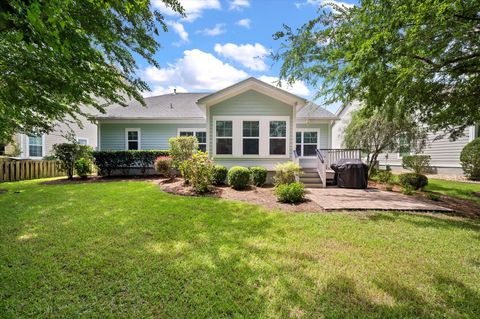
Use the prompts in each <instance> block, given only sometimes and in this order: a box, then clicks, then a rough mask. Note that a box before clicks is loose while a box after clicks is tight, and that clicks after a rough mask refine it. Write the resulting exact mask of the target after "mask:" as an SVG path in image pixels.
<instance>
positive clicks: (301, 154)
mask: <svg viewBox="0 0 480 319" xmlns="http://www.w3.org/2000/svg"><path fill="white" fill-rule="evenodd" d="M305 132H316V133H317V147H316V148H317V149H319V148H320V129H310V128H305V129H303V128H301V129H297V130H296V131H295V149H297V144H300V145H301V148H300V151H301V152H300V154H298V157H300V158H312V157H316V155H310V156H304V155H303V146H304V145H313V143H307V144H305V143H304V140H303V133H305ZM297 133H301V141H300V143H297Z"/></svg>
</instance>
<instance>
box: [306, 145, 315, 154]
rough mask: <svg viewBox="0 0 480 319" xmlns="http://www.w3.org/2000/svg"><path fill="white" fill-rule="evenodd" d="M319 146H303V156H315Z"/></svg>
mask: <svg viewBox="0 0 480 319" xmlns="http://www.w3.org/2000/svg"><path fill="white" fill-rule="evenodd" d="M316 148H317V145H303V156H315V154H316V153H315V150H316Z"/></svg>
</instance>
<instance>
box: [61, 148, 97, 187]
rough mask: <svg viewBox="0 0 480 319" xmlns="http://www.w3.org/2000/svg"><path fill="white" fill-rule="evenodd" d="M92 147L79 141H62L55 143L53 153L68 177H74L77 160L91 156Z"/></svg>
mask: <svg viewBox="0 0 480 319" xmlns="http://www.w3.org/2000/svg"><path fill="white" fill-rule="evenodd" d="M91 151H92V150H91V148H90V147H89V146H86V145H80V144H78V143H61V144H55V145H53V155H54V156H55V158H56V159H57V160H58V162H57V165H58V168H59V169H60V170H62V171H64V172H65V173H66V174H67V176H68V179H72V178H73V173H74V169H75V162H76V161H78V160H79V159H80V158H82V157H83V158H88V159H89V158H90V156H91Z"/></svg>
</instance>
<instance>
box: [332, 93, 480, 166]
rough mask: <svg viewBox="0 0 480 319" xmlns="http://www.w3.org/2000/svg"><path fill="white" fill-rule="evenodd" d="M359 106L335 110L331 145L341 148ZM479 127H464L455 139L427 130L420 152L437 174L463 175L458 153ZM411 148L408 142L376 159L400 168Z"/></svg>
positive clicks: (472, 137) (477, 131)
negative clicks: (428, 157) (347, 127)
mask: <svg viewBox="0 0 480 319" xmlns="http://www.w3.org/2000/svg"><path fill="white" fill-rule="evenodd" d="M359 108H360V103H358V102H354V103H351V104H349V105H347V106H346V107H344V108H342V109H340V110H339V111H338V112H337V114H336V115H337V117H338V121H336V123H335V124H334V125H333V128H332V147H333V148H342V147H344V146H345V145H343V131H344V129H345V127H346V126H347V125H348V123H349V122H350V119H351V114H352V112H353V111H355V110H358V109H359ZM479 135H480V127H479V126H470V127H468V128H466V129H465V132H464V134H463V136H461V137H460V138H458V139H457V140H455V141H452V140H450V139H449V138H448V137H443V138H439V137H440V135H439V133H433V132H429V133H428V136H427V146H426V147H425V149H424V150H423V151H422V154H425V155H430V156H431V166H432V167H433V169H434V171H435V172H436V173H437V174H453V175H463V170H462V166H461V165H460V153H461V152H462V149H463V148H464V147H465V145H466V144H468V143H469V142H470V141H472V140H473V139H475V138H476V137H479ZM410 154H411V150H410V147H409V145H408V142H407V143H405V144H404V145H401V147H400V150H399V151H398V152H392V153H384V154H380V156H379V158H378V160H379V164H380V166H381V167H382V166H385V165H390V167H391V168H392V170H397V171H399V170H403V169H402V157H403V156H405V155H410Z"/></svg>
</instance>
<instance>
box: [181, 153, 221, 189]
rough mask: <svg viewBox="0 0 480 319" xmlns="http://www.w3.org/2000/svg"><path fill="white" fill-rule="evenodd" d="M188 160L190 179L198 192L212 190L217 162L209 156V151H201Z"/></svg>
mask: <svg viewBox="0 0 480 319" xmlns="http://www.w3.org/2000/svg"><path fill="white" fill-rule="evenodd" d="M186 162H188V167H189V169H188V174H189V175H188V180H189V181H190V183H191V184H192V187H193V189H194V190H195V192H196V193H200V194H201V193H206V192H208V191H210V189H211V187H212V184H213V171H214V167H215V164H214V163H213V161H212V160H210V159H209V158H208V153H205V152H202V151H199V152H197V153H195V154H193V155H192V157H190V159H188V160H186Z"/></svg>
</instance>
